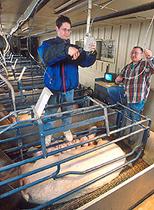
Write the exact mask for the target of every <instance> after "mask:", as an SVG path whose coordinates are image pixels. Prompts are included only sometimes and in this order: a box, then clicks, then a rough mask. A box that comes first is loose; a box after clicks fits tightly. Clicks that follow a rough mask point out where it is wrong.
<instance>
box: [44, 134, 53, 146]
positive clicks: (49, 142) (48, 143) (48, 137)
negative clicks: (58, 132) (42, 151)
mask: <svg viewBox="0 0 154 210" xmlns="http://www.w3.org/2000/svg"><path fill="white" fill-rule="evenodd" d="M51 141H52V135H48V136H46V137H45V145H46V146H49V145H50V144H51Z"/></svg>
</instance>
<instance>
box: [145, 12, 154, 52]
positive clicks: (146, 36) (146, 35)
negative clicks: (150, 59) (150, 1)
mask: <svg viewBox="0 0 154 210" xmlns="http://www.w3.org/2000/svg"><path fill="white" fill-rule="evenodd" d="M153 21H154V15H153V17H152V19H151V22H150V24H149V27H148V29H147V32H146V34H145V38H144V42H143V49H146V43H147V38H148V33H149V31H150V28H151V26H152V23H153Z"/></svg>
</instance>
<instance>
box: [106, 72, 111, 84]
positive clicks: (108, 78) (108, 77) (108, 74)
mask: <svg viewBox="0 0 154 210" xmlns="http://www.w3.org/2000/svg"><path fill="white" fill-rule="evenodd" d="M105 80H106V81H109V82H112V81H113V75H112V74H110V73H105Z"/></svg>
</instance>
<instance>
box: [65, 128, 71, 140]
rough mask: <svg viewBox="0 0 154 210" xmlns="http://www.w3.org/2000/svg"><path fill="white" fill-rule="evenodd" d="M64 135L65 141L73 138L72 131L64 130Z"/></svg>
mask: <svg viewBox="0 0 154 210" xmlns="http://www.w3.org/2000/svg"><path fill="white" fill-rule="evenodd" d="M64 136H65V137H66V140H67V141H72V140H73V135H72V133H71V131H70V130H68V131H65V132H64Z"/></svg>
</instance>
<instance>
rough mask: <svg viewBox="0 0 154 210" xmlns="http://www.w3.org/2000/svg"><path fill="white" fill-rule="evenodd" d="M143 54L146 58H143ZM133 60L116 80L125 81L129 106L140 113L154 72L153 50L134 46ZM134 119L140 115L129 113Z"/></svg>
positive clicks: (117, 81) (118, 81) (137, 118)
mask: <svg viewBox="0 0 154 210" xmlns="http://www.w3.org/2000/svg"><path fill="white" fill-rule="evenodd" d="M143 55H144V56H145V58H146V60H142V58H143ZM131 60H132V62H131V63H129V64H127V65H126V66H125V67H124V68H123V69H122V71H121V73H120V74H119V76H118V77H117V78H116V80H115V82H116V83H120V82H123V83H124V87H125V93H126V97H127V106H128V107H129V108H131V109H133V110H134V111H136V112H138V113H139V114H140V113H141V112H142V111H143V108H144V104H145V101H146V100H147V97H148V95H149V91H150V80H151V76H152V74H154V58H153V57H152V51H151V50H148V49H146V50H144V51H143V49H142V48H141V47H138V46H136V47H134V48H133V49H132V51H131ZM129 115H130V116H129V117H130V118H131V119H132V120H133V121H134V120H135V121H138V120H140V115H138V114H132V113H129Z"/></svg>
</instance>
